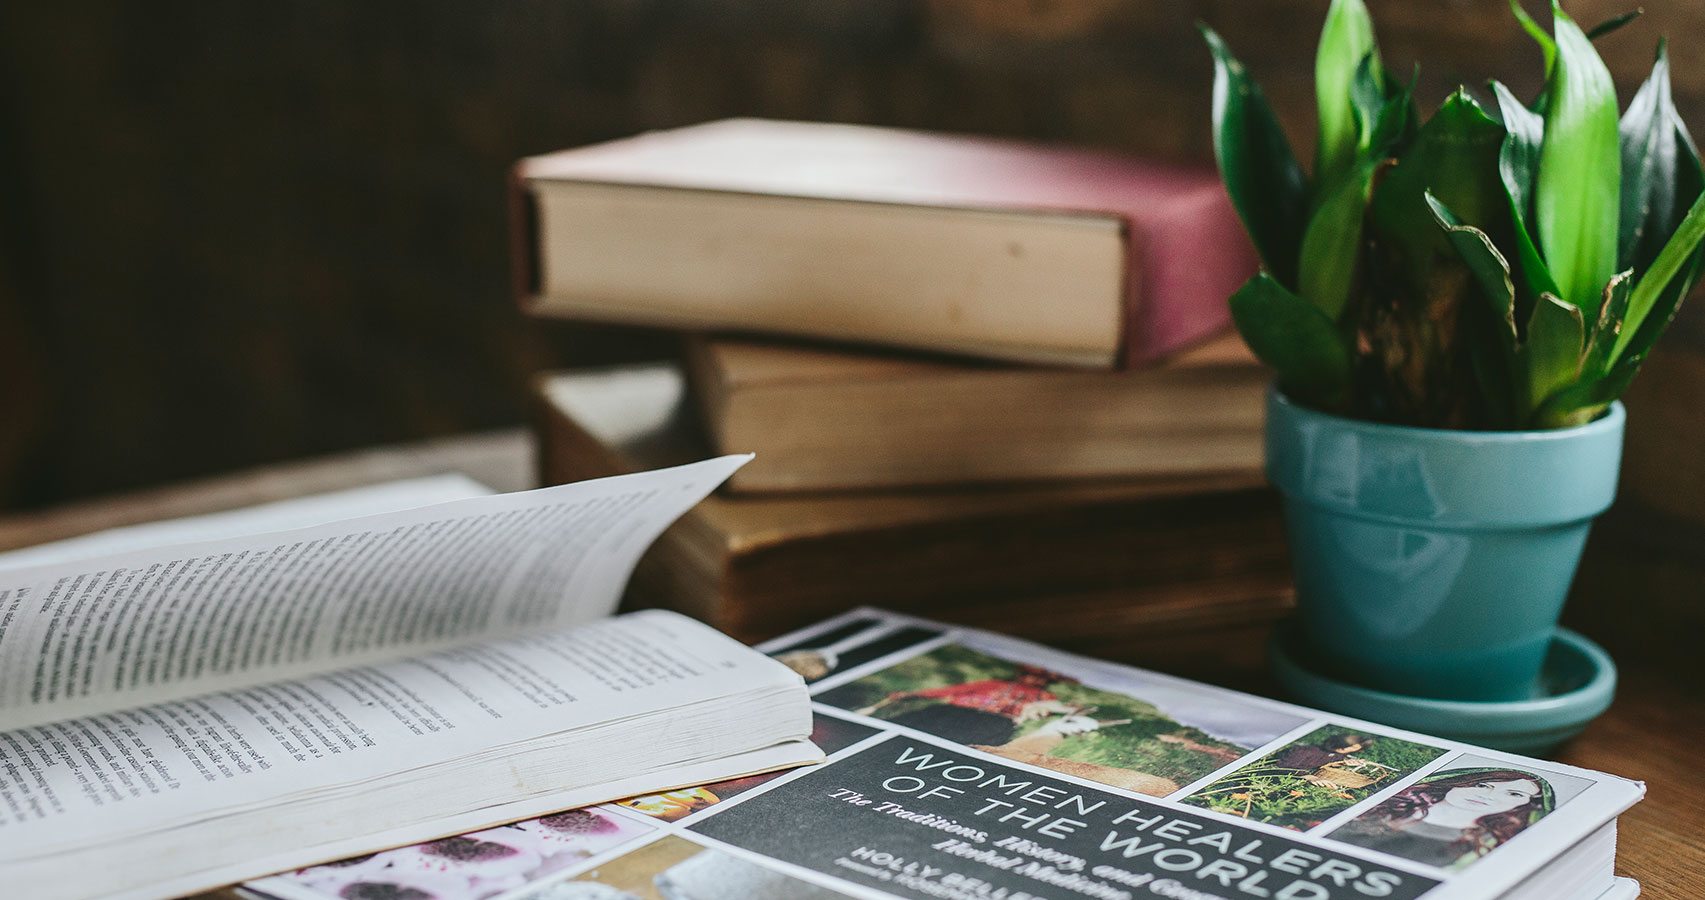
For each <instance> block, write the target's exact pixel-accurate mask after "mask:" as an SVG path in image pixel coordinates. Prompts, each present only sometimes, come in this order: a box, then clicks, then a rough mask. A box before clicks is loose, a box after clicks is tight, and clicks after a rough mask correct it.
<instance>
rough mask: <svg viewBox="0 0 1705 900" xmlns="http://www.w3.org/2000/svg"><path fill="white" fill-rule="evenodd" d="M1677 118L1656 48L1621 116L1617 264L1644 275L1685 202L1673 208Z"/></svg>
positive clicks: (1661, 48) (1663, 56)
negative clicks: (1642, 81) (1654, 57)
mask: <svg viewBox="0 0 1705 900" xmlns="http://www.w3.org/2000/svg"><path fill="white" fill-rule="evenodd" d="M1679 122H1680V116H1678V115H1677V114H1676V112H1675V101H1674V99H1673V98H1672V97H1671V95H1670V78H1669V53H1668V51H1667V49H1666V44H1665V42H1662V41H1660V42H1659V43H1658V55H1657V61H1656V62H1655V63H1653V65H1652V74H1651V75H1650V76H1649V77H1647V79H1646V83H1645V84H1642V85H1640V90H1639V91H1638V92H1637V93H1635V94H1634V99H1633V100H1632V101H1630V102H1629V103H1628V111H1627V112H1625V113H1623V114H1622V122H1621V124H1620V126H1619V129H1618V130H1619V132H1620V138H1621V147H1622V213H1621V235H1620V239H1619V240H1618V242H1617V258H1618V259H1619V260H1620V261H1621V265H1622V266H1624V267H1633V268H1635V269H1638V270H1641V271H1644V270H1645V269H1646V267H1647V266H1650V265H1651V264H1652V259H1653V258H1655V257H1656V256H1657V255H1658V250H1659V249H1661V248H1662V247H1663V244H1664V241H1666V240H1668V239H1669V235H1670V232H1671V231H1672V230H1674V228H1675V224H1676V222H1677V221H1678V220H1679V219H1680V218H1681V216H1682V214H1683V213H1684V212H1685V211H1686V204H1687V203H1689V202H1691V198H1689V199H1687V200H1684V201H1682V203H1681V204H1680V207H1679V208H1678V204H1677V203H1676V191H1677V189H1678V188H1679V187H1680V185H1678V184H1677V179H1676V174H1677V172H1676V167H1677V164H1678V161H1679V160H1678V157H1679V155H1680V154H1681V153H1682V152H1683V148H1682V147H1681V136H1680V134H1679V133H1678V130H1677V125H1678V124H1679Z"/></svg>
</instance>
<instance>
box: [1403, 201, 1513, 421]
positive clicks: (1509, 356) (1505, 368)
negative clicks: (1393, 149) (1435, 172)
mask: <svg viewBox="0 0 1705 900" xmlns="http://www.w3.org/2000/svg"><path fill="white" fill-rule="evenodd" d="M1427 205H1428V206H1429V207H1431V209H1432V211H1433V216H1434V218H1435V219H1437V220H1438V224H1439V227H1440V228H1443V229H1444V231H1445V234H1446V235H1447V236H1448V237H1449V238H1450V242H1451V246H1453V247H1454V248H1455V249H1456V252H1457V255H1458V256H1459V257H1460V258H1461V259H1462V261H1463V263H1464V264H1465V265H1467V267H1468V270H1469V272H1470V273H1472V274H1473V275H1474V280H1475V282H1476V283H1478V284H1479V286H1480V293H1481V295H1482V296H1483V297H1484V298H1485V299H1486V310H1487V312H1488V313H1489V314H1488V315H1484V316H1480V317H1477V318H1475V319H1474V320H1473V321H1471V322H1469V323H1467V327H1469V329H1470V338H1471V339H1470V347H1471V353H1472V357H1471V359H1472V362H1473V364H1474V374H1475V378H1476V379H1477V380H1478V381H1479V385H1480V393H1481V395H1482V396H1481V401H1482V403H1483V405H1484V407H1485V412H1484V414H1485V415H1486V417H1487V419H1488V420H1489V424H1488V426H1487V427H1501V428H1514V427H1518V425H1519V424H1520V421H1519V420H1520V412H1519V411H1518V410H1516V408H1515V407H1516V404H1515V385H1516V383H1517V382H1518V381H1519V380H1521V379H1520V375H1519V373H1518V370H1517V355H1516V345H1517V340H1518V336H1517V331H1516V318H1515V299H1516V298H1515V293H1516V292H1515V285H1514V284H1513V283H1512V282H1511V280H1510V265H1509V263H1508V262H1506V261H1505V260H1504V255H1503V254H1502V253H1500V252H1499V251H1498V248H1497V246H1496V245H1494V244H1493V243H1492V238H1491V237H1489V236H1488V235H1487V234H1486V232H1484V231H1481V230H1480V229H1478V228H1475V227H1473V226H1471V225H1464V224H1462V221H1461V220H1460V219H1458V218H1457V217H1456V214H1455V213H1452V212H1451V211H1450V209H1449V208H1448V207H1446V206H1445V205H1444V204H1443V203H1441V202H1440V201H1439V199H1438V198H1437V197H1434V196H1433V195H1432V194H1431V193H1428V194H1427ZM1482 323H1484V324H1482ZM1522 409H1523V410H1525V406H1523V408H1522Z"/></svg>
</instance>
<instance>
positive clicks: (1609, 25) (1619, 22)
mask: <svg viewBox="0 0 1705 900" xmlns="http://www.w3.org/2000/svg"><path fill="white" fill-rule="evenodd" d="M1645 12H1646V11H1645V10H1643V9H1640V8H1638V7H1636V8H1634V9H1631V10H1629V11H1627V12H1625V13H1623V14H1622V15H1619V16H1611V17H1610V18H1608V19H1605V20H1604V21H1603V22H1600V23H1598V24H1597V25H1594V26H1593V27H1591V28H1589V29H1587V37H1588V38H1590V39H1592V40H1595V41H1596V40H1598V39H1599V38H1601V37H1604V36H1605V35H1607V34H1610V33H1611V32H1614V31H1617V30H1620V29H1621V28H1622V26H1624V25H1627V24H1628V23H1629V22H1632V21H1634V20H1635V19H1638V18H1640V17H1641V16H1642V15H1644V14H1645Z"/></svg>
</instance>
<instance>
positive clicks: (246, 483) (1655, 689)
mask: <svg viewBox="0 0 1705 900" xmlns="http://www.w3.org/2000/svg"><path fill="white" fill-rule="evenodd" d="M442 472H462V473H464V474H468V475H470V476H472V477H474V478H475V479H477V480H479V481H481V482H483V483H485V484H488V485H490V486H492V487H494V488H497V489H501V490H518V489H522V488H525V487H530V486H532V484H533V478H534V475H533V462H532V451H531V448H530V445H529V442H528V439H527V437H526V435H525V434H524V433H522V432H520V431H508V432H500V433H493V434H486V435H477V436H472V437H466V438H455V439H449V440H442V441H436V442H429V443H424V444H417V445H409V446H403V447H391V448H380V449H376V450H370V451H363V452H360V453H354V454H347V455H343V456H337V457H330V458H325V459H318V460H311V461H307V462H298V463H291V464H287V465H282V466H276V467H272V468H268V469H264V470H259V471H255V472H249V473H243V474H239V475H233V476H225V477H220V478H214V479H208V480H204V481H199V482H195V483H191V484H185V485H180V486H175V487H170V488H164V489H156V490H150V491H146V492H141V493H136V494H130V495H125V496H121V497H114V498H108V499H102V500H98V501H90V502H82V503H77V504H73V505H68V506H65V507H61V508H58V509H52V510H46V511H42V512H35V513H29V514H17V515H10V516H0V549H9V548H13V547H22V546H28V545H30V544H36V543H41V542H43V541H48V540H54V539H58V538H64V537H71V536H75V535H78V534H85V533H88V532H91V531H98V530H100V529H104V528H112V527H116V526H119V525H127V524H134V523H138V522H146V521H152V520H155V519H160V518H170V517H176V516H187V515H195V514H199V513H207V512H217V511H220V510H225V509H233V508H236V507H241V506H246V505H251V504H255V503H263V502H267V501H270V500H281V499H286V498H289V497H297V496H303V495H306V494H312V493H319V492H324V491H332V490H338V489H342V488H350V487H356V486H360V485H364V484H372V483H375V482H379V481H385V480H390V479H398V478H409V477H416V476H421V475H430V474H437V473H442ZM1595 540H1596V539H1595ZM1601 543H1602V542H1601ZM1595 550H1596V548H1595ZM1615 555H1616V554H1615V552H1613V551H1605V552H1601V553H1600V556H1601V557H1603V558H1607V559H1608V558H1613V557H1614V556H1615ZM1701 564H1702V565H1705V563H1701ZM1687 571H1688V572H1690V573H1691V572H1693V571H1694V570H1693V569H1688V570H1687ZM1700 571H1705V569H1701V570H1700ZM1620 572H1621V570H1620V569H1618V568H1616V566H1615V565H1614V564H1613V563H1607V562H1603V561H1602V560H1595V559H1589V564H1588V566H1587V570H1586V571H1585V573H1584V576H1583V577H1584V579H1585V580H1586V581H1587V582H1588V588H1589V592H1588V596H1586V597H1580V596H1577V597H1576V598H1575V599H1574V600H1572V601H1571V607H1572V609H1571V619H1572V620H1574V621H1575V624H1576V625H1577V627H1579V628H1581V629H1582V630H1583V631H1586V632H1587V633H1588V634H1590V635H1592V636H1594V637H1597V638H1601V639H1602V640H1604V642H1605V643H1606V645H1607V646H1609V647H1610V648H1611V649H1612V651H1613V652H1614V653H1615V655H1616V656H1617V659H1618V662H1619V665H1620V666H1621V669H1622V681H1621V685H1620V687H1619V689H1618V692H1617V699H1616V702H1615V704H1614V705H1613V706H1612V707H1611V709H1610V711H1609V712H1607V713H1606V714H1605V715H1604V716H1603V717H1602V718H1600V719H1599V720H1598V721H1596V722H1594V723H1593V724H1592V725H1591V727H1589V728H1588V729H1587V731H1586V733H1585V734H1583V735H1582V736H1581V737H1579V738H1577V739H1576V740H1575V741H1573V742H1572V743H1571V744H1569V745H1568V746H1567V747H1564V748H1563V749H1562V750H1561V751H1560V752H1558V753H1557V754H1556V758H1557V759H1559V760H1561V761H1563V762H1567V763H1571V764H1574V765H1578V766H1584V767H1587V768H1592V769H1601V770H1604V771H1607V772H1614V773H1616V774H1619V775H1623V776H1626V777H1629V778H1636V779H1640V780H1642V781H1645V782H1646V786H1647V791H1648V793H1647V796H1646V799H1645V800H1644V801H1643V802H1642V803H1640V804H1639V805H1638V806H1636V807H1634V809H1633V810H1631V811H1630V812H1628V813H1627V814H1626V815H1624V816H1623V817H1622V823H1621V827H1620V841H1619V848H1618V860H1617V871H1618V873H1619V874H1622V875H1626V876H1629V877H1631V878H1635V879H1637V880H1639V881H1640V883H1641V885H1642V886H1643V887H1644V890H1645V896H1648V897H1654V898H1663V900H1669V898H1676V900H1694V898H1705V677H1702V672H1705V648H1699V647H1697V644H1698V641H1699V638H1700V637H1701V634H1700V632H1699V630H1698V629H1697V627H1695V626H1696V623H1697V618H1691V619H1684V620H1682V621H1672V620H1671V619H1670V618H1667V617H1665V616H1663V615H1653V614H1651V611H1652V610H1653V609H1655V610H1658V611H1660V612H1661V611H1662V610H1664V609H1666V608H1669V607H1670V604H1668V603H1666V602H1660V600H1659V598H1653V597H1650V596H1633V597H1632V598H1629V597H1621V596H1616V594H1617V593H1618V592H1619V591H1621V590H1622V589H1623V588H1626V587H1627V586H1628V583H1627V581H1626V579H1625V578H1624V577H1623V576H1621V575H1620V574H1619V573H1620ZM1669 581H1670V582H1672V583H1673V582H1675V581H1676V578H1675V577H1674V576H1673V573H1671V576H1670V577H1669ZM1681 584H1682V585H1683V589H1685V590H1686V591H1688V596H1686V597H1681V598H1676V600H1675V602H1676V603H1680V604H1684V605H1685V607H1686V608H1689V609H1691V608H1693V606H1694V605H1695V604H1697V603H1699V601H1700V600H1701V598H1705V590H1701V589H1700V588H1702V587H1705V582H1702V581H1699V580H1696V579H1695V577H1694V576H1692V575H1688V576H1687V577H1685V578H1683V579H1682V580H1681ZM1648 607H1650V609H1648ZM1581 608H1584V609H1585V613H1584V614H1580V615H1577V614H1576V613H1577V612H1579V610H1580V609H1581ZM1676 608H1681V607H1676ZM1696 615H1697V614H1695V616H1696ZM1678 631H1679V632H1682V633H1678ZM1251 658H1253V657H1251ZM1126 661H1128V662H1134V663H1138V664H1141V663H1142V660H1141V659H1140V658H1139V659H1131V660H1126ZM1182 674H1188V675H1190V676H1192V677H1197V678H1204V677H1206V678H1207V679H1208V680H1212V681H1216V682H1220V683H1223V684H1227V685H1230V686H1233V687H1238V688H1242V689H1246V690H1255V691H1257V692H1262V691H1264V690H1265V689H1266V687H1267V683H1266V679H1265V678H1264V676H1263V675H1262V674H1261V673H1260V670H1259V668H1258V667H1254V666H1251V667H1249V668H1244V669H1239V670H1230V671H1223V672H1218V673H1212V674H1209V673H1204V672H1188V673H1182Z"/></svg>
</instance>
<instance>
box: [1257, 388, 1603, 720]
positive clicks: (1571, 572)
mask: <svg viewBox="0 0 1705 900" xmlns="http://www.w3.org/2000/svg"><path fill="white" fill-rule="evenodd" d="M1623 418H1624V414H1623V411H1622V404H1620V403H1618V404H1615V405H1614V406H1612V407H1611V408H1610V411H1609V412H1607V413H1606V414H1605V415H1604V416H1601V417H1600V418H1599V419H1597V420H1596V421H1594V422H1591V423H1589V424H1587V425H1582V426H1580V427H1577V428H1569V429H1561V430H1556V431H1447V430H1441V429H1430V428H1406V427H1402V426H1397V425H1384V424H1380V423H1377V422H1365V421H1360V420H1356V419H1346V418H1342V417H1339V416H1333V415H1327V414H1325V413H1320V412H1316V411H1314V410H1310V409H1307V408H1305V407H1302V406H1299V405H1297V404H1295V403H1292V402H1291V401H1289V400H1287V399H1286V398H1285V397H1284V396H1282V395H1281V394H1279V392H1278V391H1273V392H1271V393H1270V394H1269V396H1268V402H1267V474H1268V477H1269V478H1270V479H1271V481H1272V482H1273V485H1274V486H1275V487H1277V488H1278V489H1279V491H1280V493H1281V494H1282V495H1283V496H1284V501H1285V523H1286V528H1287V530H1288V536H1289V540H1290V546H1291V556H1292V565H1293V567H1294V570H1295V574H1296V588H1297V604H1298V612H1299V619H1300V622H1301V625H1302V632H1303V639H1304V649H1305V652H1306V654H1307V655H1308V656H1309V657H1310V658H1309V659H1307V660H1305V662H1306V663H1308V664H1310V665H1315V666H1318V668H1319V669H1320V671H1321V672H1322V673H1323V674H1328V675H1331V676H1334V677H1337V678H1340V679H1343V680H1345V681H1349V682H1352V683H1357V684H1362V685H1366V686H1368V687H1371V688H1376V689H1379V690H1383V691H1391V692H1395V693H1401V694H1408V695H1411V696H1418V697H1433V698H1439V699H1448V700H1520V699H1525V698H1528V697H1530V696H1532V695H1533V692H1534V690H1535V687H1536V684H1537V681H1538V676H1539V671H1540V668H1541V666H1542V665H1543V664H1544V662H1545V654H1546V651H1547V649H1548V648H1549V647H1550V646H1551V640H1552V637H1553V635H1554V634H1555V633H1556V630H1557V620H1558V617H1559V616H1560V615H1561V613H1562V610H1563V599H1564V597H1565V596H1566V595H1567V593H1568V591H1569V583H1570V582H1571V581H1572V580H1574V577H1575V566H1576V564H1577V563H1578V562H1579V561H1580V556H1581V548H1582V546H1583V545H1584V544H1585V543H1586V539H1587V530H1588V528H1589V527H1590V526H1591V524H1592V520H1593V518H1594V517H1596V516H1597V515H1598V514H1599V513H1601V512H1603V511H1604V510H1605V509H1606V508H1607V507H1608V506H1610V502H1611V500H1612V498H1613V497H1614V496H1615V494H1616V476H1617V471H1618V469H1619V468H1620V467H1621V463H1622V424H1623Z"/></svg>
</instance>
